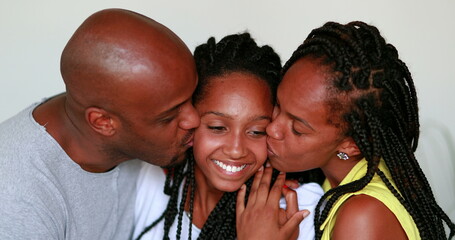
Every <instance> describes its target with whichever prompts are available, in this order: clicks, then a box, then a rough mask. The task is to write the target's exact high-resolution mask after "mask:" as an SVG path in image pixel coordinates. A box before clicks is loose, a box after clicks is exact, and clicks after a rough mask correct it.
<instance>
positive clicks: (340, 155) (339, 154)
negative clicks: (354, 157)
mask: <svg viewBox="0 0 455 240" xmlns="http://www.w3.org/2000/svg"><path fill="white" fill-rule="evenodd" d="M337 157H338V158H339V159H341V160H348V159H349V156H348V155H347V154H346V153H344V152H339V153H337Z"/></svg>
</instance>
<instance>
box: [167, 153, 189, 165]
mask: <svg viewBox="0 0 455 240" xmlns="http://www.w3.org/2000/svg"><path fill="white" fill-rule="evenodd" d="M185 159H186V154H185V152H184V153H182V154H179V155H174V156H173V157H172V158H171V160H170V161H169V163H168V164H167V165H166V166H163V167H165V168H172V167H175V166H178V165H180V164H182V163H183V162H185Z"/></svg>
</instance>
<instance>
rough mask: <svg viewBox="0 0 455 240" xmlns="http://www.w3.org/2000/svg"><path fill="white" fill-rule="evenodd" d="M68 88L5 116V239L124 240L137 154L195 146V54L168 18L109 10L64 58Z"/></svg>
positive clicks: (169, 156)
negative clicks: (163, 20) (161, 21)
mask: <svg viewBox="0 0 455 240" xmlns="http://www.w3.org/2000/svg"><path fill="white" fill-rule="evenodd" d="M61 74H62V78H63V80H64V82H65V85H66V92H65V93H62V94H60V95H57V96H54V97H52V98H49V99H46V100H45V101H43V102H40V103H36V104H34V105H32V106H30V107H28V108H27V109H25V110H23V111H22V112H20V113H19V114H18V115H16V116H14V117H12V118H11V119H9V120H7V121H5V122H3V123H1V124H0V153H1V154H0V179H1V180H0V239H3V240H4V239H46V240H48V239H78V240H81V239H91V240H93V239H128V238H130V237H131V234H132V229H133V228H132V227H133V214H134V200H135V194H136V193H135V182H136V175H137V172H138V170H139V165H140V164H139V161H138V160H133V159H141V160H143V161H146V162H148V163H151V164H154V165H159V166H171V165H173V164H177V163H179V162H181V161H182V160H183V159H184V152H185V151H186V150H187V149H188V148H189V147H190V146H191V145H192V129H194V128H195V127H197V126H198V125H199V117H198V115H197V113H196V111H195V109H194V108H193V106H192V104H191V95H192V93H193V91H194V89H195V87H196V85H197V74H196V69H195V64H194V60H193V57H192V54H191V52H190V51H189V50H188V48H187V46H186V45H185V44H184V43H183V42H182V40H181V39H180V38H179V37H177V36H176V35H175V34H174V33H173V32H172V31H170V30H169V29H168V28H166V27H165V26H163V25H161V24H159V23H157V22H155V21H154V20H152V19H150V18H147V17H145V16H142V15H140V14H137V13H134V12H131V11H126V10H122V9H107V10H103V11H100V12H97V13H95V14H93V15H92V16H90V17H89V18H88V19H86V20H85V21H84V22H83V23H82V25H81V26H80V27H79V28H78V29H77V30H76V32H75V33H74V35H73V36H72V37H71V39H70V40H69V42H68V44H67V45H66V47H65V49H64V50H63V53H62V56H61Z"/></svg>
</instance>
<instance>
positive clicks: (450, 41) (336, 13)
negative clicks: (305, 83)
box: [0, 0, 455, 221]
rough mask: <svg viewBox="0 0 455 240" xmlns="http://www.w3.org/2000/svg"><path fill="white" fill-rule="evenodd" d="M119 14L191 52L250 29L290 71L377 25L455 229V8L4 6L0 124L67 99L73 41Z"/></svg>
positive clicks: (365, 4)
mask: <svg viewBox="0 0 455 240" xmlns="http://www.w3.org/2000/svg"><path fill="white" fill-rule="evenodd" d="M112 7H120V8H127V9H130V10H133V11H137V12H140V13H142V14H145V15H147V16H149V17H152V18H154V19H155V20H157V21H159V22H161V23H163V24H164V25H166V26H168V27H169V28H170V29H172V30H173V31H174V32H175V33H177V34H178V35H179V36H180V37H181V38H182V39H183V40H184V41H185V42H186V43H187V45H188V46H189V48H190V49H191V50H193V49H194V47H195V46H196V45H198V44H201V43H203V42H205V41H206V40H207V38H208V37H209V36H215V37H217V39H220V38H221V37H222V36H224V35H226V34H231V33H236V32H241V31H244V30H249V31H250V32H251V34H252V35H253V37H255V38H256V40H257V41H258V42H259V43H260V44H269V45H271V46H272V47H274V48H275V50H276V51H277V52H278V53H279V54H280V55H281V57H282V60H283V62H284V61H286V60H287V59H288V58H289V57H290V55H291V53H292V51H293V50H294V49H295V48H296V47H297V46H298V45H299V44H300V43H301V42H302V41H303V39H304V38H305V37H306V36H307V34H308V33H309V32H310V30H311V29H313V28H316V27H319V26H321V25H322V24H323V23H325V22H326V21H329V20H333V21H339V22H342V23H346V22H348V21H352V20H362V21H365V22H367V23H371V24H374V25H376V26H377V27H378V28H379V29H380V30H381V32H382V34H383V36H385V38H386V39H387V40H388V41H389V42H391V43H392V44H394V45H395V46H396V47H397V48H398V50H399V53H400V55H401V59H402V60H403V61H404V62H406V63H407V64H408V66H409V68H410V70H411V72H412V73H413V76H414V80H415V83H416V86H417V90H418V96H419V99H420V110H421V111H420V113H421V120H422V138H421V140H422V141H421V145H420V147H419V150H418V155H419V156H420V157H421V158H420V161H421V164H422V167H423V169H424V171H425V172H426V173H427V175H428V177H429V179H430V183H431V185H432V186H433V189H434V191H435V194H436V198H437V199H438V201H439V202H440V204H441V205H442V207H443V209H445V210H446V212H448V213H449V214H450V216H451V218H452V220H454V221H455V200H454V199H455V187H454V185H455V177H454V171H455V167H454V165H455V160H454V156H455V153H454V152H455V150H454V148H455V144H454V142H453V140H452V137H453V136H455V125H454V124H453V123H454V122H455V112H454V111H453V110H454V107H453V103H454V102H455V94H454V93H453V92H454V91H455V79H454V78H455V67H454V63H455V61H454V60H453V57H454V56H455V46H454V44H455V14H454V13H455V1H453V0H433V1H424V0H400V1H396V0H382V1H371V0H370V1H369V0H344V1H340V0H321V1H308V0H283V1H273V0H250V1H246V0H243V1H242V0H229V1H227V0H226V1H219V0H192V1H175V0H174V1H172V0H148V1H145V0H124V1H120V0H79V1H65V0H41V1H33V0H17V1H7V0H0V122H1V121H3V120H5V119H7V118H9V117H10V116H12V115H14V114H15V113H17V112H18V111H20V110H21V109H22V108H24V107H26V106H28V105H29V104H31V103H32V102H35V101H38V100H40V99H41V98H43V97H46V96H50V95H54V94H57V93H59V92H62V91H64V86H63V83H62V80H61V78H60V72H59V57H60V52H61V51H62V49H63V47H64V45H65V43H66V41H67V40H68V39H69V38H70V36H71V35H72V33H73V32H74V30H75V29H76V28H77V27H78V26H79V24H80V23H82V21H83V20H84V19H85V18H86V17H88V16H89V15H90V14H92V13H93V12H95V11H98V10H101V9H104V8H112ZM0 154H1V153H0Z"/></svg>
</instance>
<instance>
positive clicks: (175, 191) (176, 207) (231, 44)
mask: <svg viewBox="0 0 455 240" xmlns="http://www.w3.org/2000/svg"><path fill="white" fill-rule="evenodd" d="M194 58H195V61H196V68H197V72H198V77H199V82H198V86H197V87H196V90H195V92H194V94H193V103H194V104H195V105H197V104H199V103H201V102H202V101H204V98H205V96H206V93H208V92H209V91H210V86H211V79H212V78H214V77H219V76H223V75H226V74H229V73H233V72H241V73H246V74H252V75H254V76H257V77H259V79H261V80H263V81H264V83H265V84H267V86H268V87H269V89H270V93H271V95H272V99H271V103H272V104H273V103H274V102H275V94H276V89H277V87H278V84H279V82H280V80H281V60H280V57H279V56H278V55H277V54H276V53H275V52H274V50H273V49H272V48H271V47H269V46H267V45H265V46H261V47H259V46H258V45H257V44H256V42H255V41H254V39H252V38H251V36H250V34H249V33H242V34H233V35H228V36H226V37H224V38H223V39H221V40H220V41H219V42H218V43H217V42H216V41H215V38H213V37H211V38H209V39H208V41H207V43H205V44H202V45H199V46H198V47H196V49H195V51H194ZM194 163H195V162H194V159H193V153H192V149H190V150H189V151H188V152H187V161H186V164H184V165H182V166H177V167H174V168H172V169H169V172H168V174H167V178H166V186H165V189H164V192H165V193H166V194H168V195H170V199H169V202H168V205H167V208H166V210H165V211H164V213H163V214H162V216H161V217H160V218H158V219H157V220H156V221H155V222H154V223H152V224H151V225H150V226H148V227H147V228H146V229H144V231H143V233H142V234H141V236H142V235H143V234H145V233H146V232H147V231H148V230H149V229H151V228H153V227H154V226H155V225H156V224H157V223H158V222H160V221H162V219H164V222H165V224H164V239H169V237H168V236H169V230H170V227H171V226H172V225H173V223H174V221H175V220H176V219H177V224H178V225H177V226H178V227H177V229H178V231H177V236H176V237H177V239H180V234H181V226H182V216H183V213H184V209H183V208H184V206H185V202H186V201H187V197H188V196H187V195H189V202H190V215H189V216H190V220H191V216H192V213H193V212H192V206H193V199H194V189H195V188H196V187H197V186H196V181H195V176H194V167H195V166H194ZM251 183H252V179H250V180H248V181H247V183H246V185H247V195H248V193H249V189H250V186H251ZM182 184H184V185H183V186H184V189H183V192H182V198H181V200H180V203H179V202H178V199H179V188H180V186H181V185H182ZM188 193H189V194H188ZM236 198H237V192H226V193H224V194H223V196H222V197H221V199H220V201H219V202H218V204H217V205H216V206H215V208H214V209H213V210H212V212H211V213H210V215H209V217H208V219H207V221H206V222H205V224H204V226H203V227H202V229H201V233H200V234H199V237H198V239H235V238H236V235H237V234H236V225H235V218H236V214H235V204H236ZM189 231H190V234H189V236H188V239H191V225H190V228H189ZM137 239H140V237H138V238H137Z"/></svg>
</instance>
